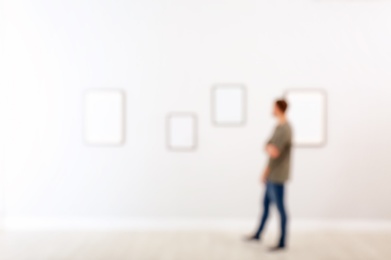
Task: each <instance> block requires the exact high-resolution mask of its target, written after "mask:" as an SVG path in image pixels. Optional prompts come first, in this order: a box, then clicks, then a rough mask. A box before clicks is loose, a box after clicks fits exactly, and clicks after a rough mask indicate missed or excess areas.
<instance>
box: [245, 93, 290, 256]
mask: <svg viewBox="0 0 391 260" xmlns="http://www.w3.org/2000/svg"><path fill="white" fill-rule="evenodd" d="M287 108H288V104H287V102H286V101H285V100H277V101H276V102H275V104H274V110H273V114H274V116H275V117H276V118H277V120H278V125H277V127H276V128H275V130H274V133H273V136H272V137H271V139H270V140H269V141H268V142H267V144H266V149H265V150H266V153H267V154H268V156H269V163H268V165H267V167H266V169H265V171H264V172H263V174H262V175H261V181H262V183H264V184H265V185H266V191H265V195H264V199H263V216H262V219H261V223H260V226H259V228H258V231H257V232H256V233H255V234H254V235H252V236H250V237H249V238H248V240H256V241H258V240H260V237H261V234H262V231H263V230H264V227H265V224H266V221H267V218H268V216H269V207H270V204H271V203H275V205H276V206H277V209H278V212H279V215H280V224H281V225H280V227H281V236H280V239H279V242H278V244H277V245H276V246H275V247H272V248H271V251H277V250H282V249H284V248H285V246H286V244H285V242H286V225H287V214H286V211H285V206H284V190H285V183H286V181H287V180H288V179H289V171H290V158H291V146H292V130H291V127H290V125H289V123H288V121H287V118H286V115H285V112H286V110H287Z"/></svg>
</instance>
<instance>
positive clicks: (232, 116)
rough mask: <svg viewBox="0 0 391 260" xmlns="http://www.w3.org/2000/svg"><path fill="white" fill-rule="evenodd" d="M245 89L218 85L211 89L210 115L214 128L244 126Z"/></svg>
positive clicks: (240, 85)
mask: <svg viewBox="0 0 391 260" xmlns="http://www.w3.org/2000/svg"><path fill="white" fill-rule="evenodd" d="M246 94H247V93H246V88H245V86H244V85H242V84H218V85H215V86H213V87H212V94H211V113H212V123H213V124H214V125H215V126H228V127H229V126H244V125H245V123H246V107H247V106H246V101H247V97H246Z"/></svg>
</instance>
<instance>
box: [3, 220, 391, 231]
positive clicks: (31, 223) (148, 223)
mask: <svg viewBox="0 0 391 260" xmlns="http://www.w3.org/2000/svg"><path fill="white" fill-rule="evenodd" d="M256 225H257V223H256V221H255V220H248V219H247V220H246V219H184V218H182V219H179V218H178V219H174V218H172V219H134V218H132V219H128V218H99V219H96V218H16V217H6V218H4V220H3V227H4V229H5V230H11V231H12V230H67V231H69V230H94V231H113V230H118V231H183V230H186V231H228V232H231V231H232V232H249V231H252V230H253V229H254V228H255V226H256ZM289 226H290V229H291V230H293V231H306V232H309V231H333V230H334V231H341V230H345V231H376V232H391V220H389V221H378V220H374V221H368V220H299V219H297V220H292V221H291V223H290V224H289ZM268 227H269V228H277V223H276V220H275V219H273V220H271V221H270V222H269V223H268Z"/></svg>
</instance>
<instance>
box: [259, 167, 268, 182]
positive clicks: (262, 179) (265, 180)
mask: <svg viewBox="0 0 391 260" xmlns="http://www.w3.org/2000/svg"><path fill="white" fill-rule="evenodd" d="M269 173H270V168H269V166H267V167H266V168H265V170H264V171H263V174H262V175H261V182H262V183H266V182H267V179H268V178H269Z"/></svg>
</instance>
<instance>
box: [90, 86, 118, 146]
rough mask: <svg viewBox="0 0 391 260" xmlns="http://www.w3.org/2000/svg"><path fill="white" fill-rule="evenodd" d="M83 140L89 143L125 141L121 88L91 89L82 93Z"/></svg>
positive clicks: (111, 143) (110, 143) (101, 143)
mask: <svg viewBox="0 0 391 260" xmlns="http://www.w3.org/2000/svg"><path fill="white" fill-rule="evenodd" d="M84 140H85V142H86V143H87V144H90V145H121V144H123V143H124V141H125V96H124V94H123V92H122V91H121V90H113V89H93V90H88V91H87V92H86V93H85V95H84Z"/></svg>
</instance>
